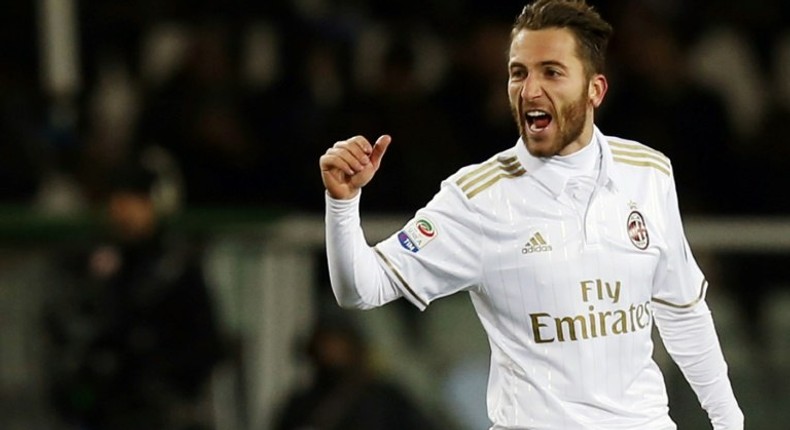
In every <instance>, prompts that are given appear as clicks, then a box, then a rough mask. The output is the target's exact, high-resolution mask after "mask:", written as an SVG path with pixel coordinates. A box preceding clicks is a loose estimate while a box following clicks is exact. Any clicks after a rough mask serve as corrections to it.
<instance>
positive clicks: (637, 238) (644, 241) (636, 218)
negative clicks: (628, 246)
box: [628, 211, 650, 249]
mask: <svg viewBox="0 0 790 430" xmlns="http://www.w3.org/2000/svg"><path fill="white" fill-rule="evenodd" d="M628 237H629V238H631V243H633V244H634V246H635V247H637V248H639V249H647V245H649V244H650V237H649V236H648V235H647V225H646V224H645V219H644V218H643V217H642V214H640V213H639V212H637V211H633V212H631V213H630V214H629V215H628Z"/></svg>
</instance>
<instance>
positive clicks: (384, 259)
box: [373, 246, 428, 308]
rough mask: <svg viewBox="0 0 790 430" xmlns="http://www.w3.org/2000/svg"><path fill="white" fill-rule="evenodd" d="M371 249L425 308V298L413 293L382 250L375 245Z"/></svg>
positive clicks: (426, 305)
mask: <svg viewBox="0 0 790 430" xmlns="http://www.w3.org/2000/svg"><path fill="white" fill-rule="evenodd" d="M373 249H374V250H375V251H376V254H378V256H379V258H381V260H382V261H384V263H385V264H386V265H387V267H389V269H390V271H391V272H392V273H393V274H395V277H396V278H398V281H400V283H401V285H403V288H405V289H406V291H408V292H409V294H411V296H412V297H414V299H415V300H417V301H418V302H420V304H421V305H422V306H423V307H424V308H427V307H428V303H426V302H425V300H423V299H421V298H420V296H418V295H417V293H415V292H414V290H413V289H412V288H411V286H409V283H408V282H406V280H405V279H403V275H401V274H400V272H399V271H398V269H396V268H395V266H394V265H393V264H392V263H391V262H390V260H389V259H388V258H387V257H386V256H385V255H384V253H383V252H381V250H380V249H379V248H378V247H376V246H374V247H373Z"/></svg>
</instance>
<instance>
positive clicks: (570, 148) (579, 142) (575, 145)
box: [557, 115, 593, 155]
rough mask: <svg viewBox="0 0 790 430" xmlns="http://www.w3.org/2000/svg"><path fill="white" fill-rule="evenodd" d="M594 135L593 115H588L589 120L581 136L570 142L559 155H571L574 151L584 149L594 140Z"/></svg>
mask: <svg viewBox="0 0 790 430" xmlns="http://www.w3.org/2000/svg"><path fill="white" fill-rule="evenodd" d="M592 135H593V121H592V115H588V116H587V121H586V122H585V124H584V128H583V129H582V132H581V134H579V137H577V138H576V140H574V141H573V142H571V143H569V144H568V145H567V146H565V147H564V148H562V149H561V150H560V152H559V153H557V155H571V154H573V153H574V152H578V151H580V150H582V149H583V148H584V147H585V146H587V145H589V144H590V142H591V141H592Z"/></svg>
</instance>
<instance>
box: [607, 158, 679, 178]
mask: <svg viewBox="0 0 790 430" xmlns="http://www.w3.org/2000/svg"><path fill="white" fill-rule="evenodd" d="M612 159H613V160H614V161H617V162H619V163H625V164H630V165H632V166H639V167H652V168H654V169H656V170H658V171H659V172H661V173H663V174H665V175H667V176H671V175H670V174H669V170H667V168H666V167H664V166H662V165H660V164H658V163H654V162H652V161H640V160H632V159H630V158H622V157H613V158H612Z"/></svg>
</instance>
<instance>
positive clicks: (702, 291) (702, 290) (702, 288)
mask: <svg viewBox="0 0 790 430" xmlns="http://www.w3.org/2000/svg"><path fill="white" fill-rule="evenodd" d="M707 288H708V280H707V279H703V280H702V285H701V286H700V288H699V296H697V298H696V299H694V300H692V301H691V302H690V303H686V304H683V305H678V304H675V303H672V302H668V301H666V300H662V299H658V298H655V297H652V298H651V299H650V300H652V301H654V302H656V303H660V304H662V305H665V306H669V307H672V308H675V309H688V308H690V307H692V306H694V305H696V304H697V303H699V302H700V301H702V298H703V297H705V290H706V289H707Z"/></svg>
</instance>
